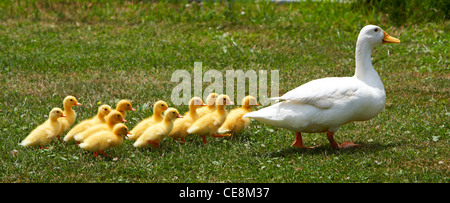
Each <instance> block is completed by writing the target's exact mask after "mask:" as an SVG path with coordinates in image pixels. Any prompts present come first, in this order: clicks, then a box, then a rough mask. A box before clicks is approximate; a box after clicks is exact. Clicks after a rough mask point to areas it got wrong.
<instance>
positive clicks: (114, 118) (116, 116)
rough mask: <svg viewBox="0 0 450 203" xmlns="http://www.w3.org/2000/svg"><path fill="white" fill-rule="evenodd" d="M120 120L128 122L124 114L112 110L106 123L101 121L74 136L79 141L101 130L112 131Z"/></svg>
mask: <svg viewBox="0 0 450 203" xmlns="http://www.w3.org/2000/svg"><path fill="white" fill-rule="evenodd" d="M120 122H127V121H126V120H125V119H123V116H122V114H121V113H120V112H118V111H116V110H112V111H111V113H109V114H108V115H107V116H106V123H101V124H97V125H94V126H92V127H90V128H88V129H86V130H85V131H83V132H81V133H79V134H76V135H75V136H74V140H75V141H77V142H83V141H84V140H85V139H86V138H88V137H89V136H91V135H93V134H95V133H97V132H99V131H101V130H109V131H111V130H112V129H113V128H114V125H116V124H117V123H120Z"/></svg>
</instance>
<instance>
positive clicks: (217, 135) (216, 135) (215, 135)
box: [211, 134, 231, 137]
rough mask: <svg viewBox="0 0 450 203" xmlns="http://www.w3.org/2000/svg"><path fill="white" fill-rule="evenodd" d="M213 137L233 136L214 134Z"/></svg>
mask: <svg viewBox="0 0 450 203" xmlns="http://www.w3.org/2000/svg"><path fill="white" fill-rule="evenodd" d="M211 136H212V137H229V136H231V134H212V135H211Z"/></svg>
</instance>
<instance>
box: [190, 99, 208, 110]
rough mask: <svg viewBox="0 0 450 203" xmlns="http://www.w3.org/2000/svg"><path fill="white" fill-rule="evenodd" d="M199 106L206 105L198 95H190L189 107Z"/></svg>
mask: <svg viewBox="0 0 450 203" xmlns="http://www.w3.org/2000/svg"><path fill="white" fill-rule="evenodd" d="M199 106H206V104H205V103H203V100H202V99H201V98H200V97H192V99H191V100H190V101H189V108H190V109H192V108H197V107H199Z"/></svg>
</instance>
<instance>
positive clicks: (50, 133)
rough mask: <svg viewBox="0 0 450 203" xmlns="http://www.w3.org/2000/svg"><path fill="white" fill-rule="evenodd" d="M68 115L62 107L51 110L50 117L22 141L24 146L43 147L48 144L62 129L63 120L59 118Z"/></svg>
mask: <svg viewBox="0 0 450 203" xmlns="http://www.w3.org/2000/svg"><path fill="white" fill-rule="evenodd" d="M60 117H66V115H64V111H63V110H62V109H60V108H54V109H52V110H51V111H50V114H49V118H48V119H47V120H46V121H45V122H44V123H42V124H41V125H39V126H38V127H36V128H35V129H34V130H33V131H31V133H30V134H29V135H28V136H27V137H26V138H25V139H24V140H23V141H22V142H21V143H20V145H22V146H24V147H36V146H39V148H43V147H44V146H45V145H48V143H50V141H52V139H53V138H54V137H56V136H57V135H58V133H59V131H60V129H61V122H60V121H59V119H58V118H60Z"/></svg>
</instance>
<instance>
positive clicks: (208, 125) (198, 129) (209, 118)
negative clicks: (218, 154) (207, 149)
mask: <svg viewBox="0 0 450 203" xmlns="http://www.w3.org/2000/svg"><path fill="white" fill-rule="evenodd" d="M215 103H216V110H215V111H214V112H212V113H209V114H206V115H204V116H203V117H201V118H199V119H198V120H197V121H195V122H194V123H193V124H192V126H191V127H190V128H189V129H188V130H187V132H188V133H192V134H197V135H199V136H202V139H203V142H204V143H206V136H207V135H211V136H213V137H226V136H230V134H216V132H217V129H219V127H220V126H221V125H222V124H223V122H225V119H226V118H227V111H226V110H225V105H232V104H233V102H231V101H230V98H229V97H228V96H227V95H220V96H218V97H217V99H216V102H215Z"/></svg>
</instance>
